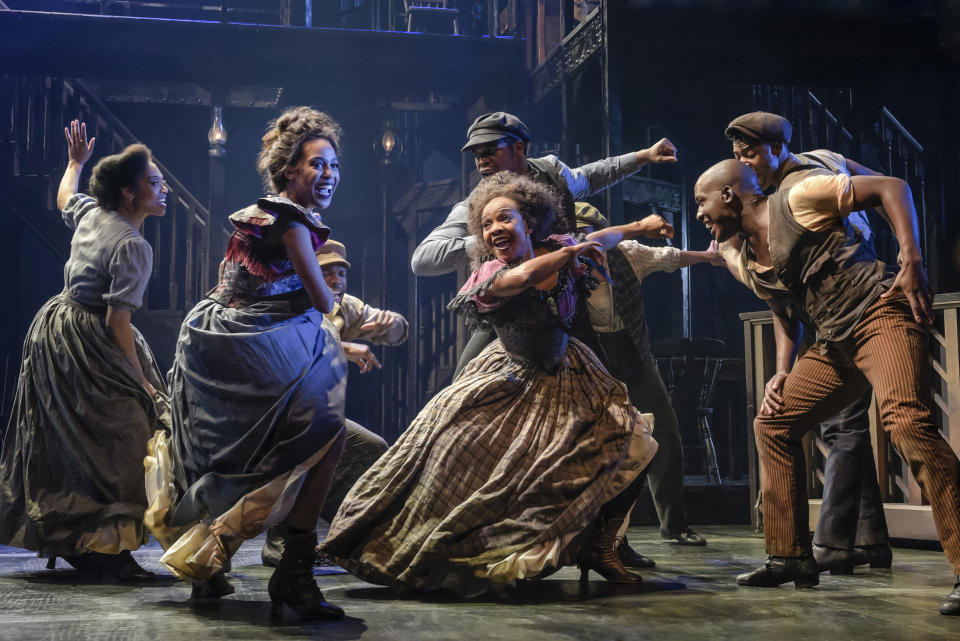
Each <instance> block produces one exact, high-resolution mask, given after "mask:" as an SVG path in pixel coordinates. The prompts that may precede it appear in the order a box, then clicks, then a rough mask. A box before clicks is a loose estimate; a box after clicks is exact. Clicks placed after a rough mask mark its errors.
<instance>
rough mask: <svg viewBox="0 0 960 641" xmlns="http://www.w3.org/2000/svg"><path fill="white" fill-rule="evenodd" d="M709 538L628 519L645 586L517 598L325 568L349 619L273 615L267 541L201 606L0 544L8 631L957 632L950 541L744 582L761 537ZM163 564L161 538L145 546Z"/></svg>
mask: <svg viewBox="0 0 960 641" xmlns="http://www.w3.org/2000/svg"><path fill="white" fill-rule="evenodd" d="M698 530H699V531H701V532H703V533H704V534H705V535H706V536H707V538H708V539H709V545H707V546H706V547H702V548H691V547H681V546H678V545H674V544H671V543H669V542H665V541H662V540H661V539H659V538H658V536H657V532H656V529H655V528H651V527H641V528H631V530H630V541H631V543H632V544H633V545H634V547H636V548H637V549H638V550H639V551H642V552H643V553H644V554H647V555H649V556H651V557H653V558H654V559H655V560H656V561H657V568H656V571H653V572H645V573H644V577H645V579H646V581H645V583H644V584H643V586H641V587H640V588H639V589H637V588H633V587H626V586H615V585H612V584H608V583H605V582H604V581H603V580H602V579H600V577H599V576H597V575H591V581H590V583H589V586H588V587H587V589H586V590H585V591H582V590H581V589H580V587H579V584H578V581H577V578H578V576H579V573H578V571H577V570H576V569H575V568H565V569H563V570H561V571H560V572H558V573H556V574H555V575H553V576H552V577H550V578H548V579H546V580H543V581H538V582H530V583H527V584H525V585H523V586H521V587H520V588H519V589H518V591H517V593H516V594H515V595H512V596H503V597H490V598H484V599H473V600H468V601H462V600H457V599H453V598H442V597H432V598H422V599H416V598H400V597H397V596H396V595H394V594H393V593H392V592H390V591H389V590H388V589H386V588H381V587H377V586H372V585H370V584H368V583H364V582H362V581H359V580H357V579H356V578H354V577H352V576H351V575H349V574H326V573H325V572H326V571H330V570H331V568H318V569H317V570H316V572H317V574H318V575H320V574H323V575H322V576H318V582H319V584H320V586H321V589H323V591H324V594H325V595H326V596H327V597H328V598H329V599H330V600H331V601H333V602H334V603H336V604H338V605H340V606H342V607H343V608H344V610H346V612H347V618H346V619H345V620H344V621H338V622H329V623H328V622H316V623H309V622H305V621H302V620H300V619H299V618H297V617H296V616H294V615H293V613H292V612H290V611H289V610H288V611H287V612H286V613H285V614H286V616H285V618H284V620H283V621H282V622H280V623H276V622H271V621H270V619H269V617H268V611H269V603H268V597H267V579H268V577H269V576H270V572H271V570H270V569H269V568H265V567H263V566H262V565H260V545H261V543H262V538H259V539H255V540H253V541H249V542H247V543H246V544H244V546H243V547H242V548H241V549H240V551H239V553H238V554H237V556H236V557H235V559H234V571H233V573H232V574H231V577H230V578H231V581H232V582H233V583H234V584H235V585H236V587H237V592H236V594H234V595H232V596H229V597H226V598H224V599H222V600H221V601H218V602H212V603H211V602H205V603H193V602H191V601H190V599H189V596H190V591H189V588H188V587H187V586H186V585H185V584H184V583H182V582H180V581H177V580H175V579H174V578H173V577H171V576H170V575H169V574H167V573H165V572H161V574H160V575H159V576H158V577H157V578H156V579H155V580H153V581H151V582H149V583H144V584H141V585H136V586H129V585H111V584H102V583H98V584H91V583H84V582H82V581H81V580H80V579H79V577H78V575H77V573H76V572H75V571H74V570H72V569H70V568H69V567H67V566H66V565H65V564H64V563H63V561H62V560H61V561H58V562H57V570H56V571H48V570H45V569H44V564H45V562H44V561H42V560H40V559H37V558H36V557H35V556H34V555H33V554H31V553H29V552H26V551H23V550H17V549H14V548H8V547H3V546H0V603H2V605H3V607H2V609H0V639H45V640H55V639H56V640H60V639H83V640H87V641H92V640H101V639H102V640H107V639H109V640H111V641H113V640H121V639H123V640H125V639H166V640H174V639H192V640H196V641H214V640H216V639H230V640H231V641H241V640H245V639H251V640H252V639H258V640H259V639H288V638H296V637H305V638H317V639H364V640H365V641H379V640H383V639H390V640H394V639H396V640H402V641H421V640H423V641H427V640H435V639H436V640H439V639H470V640H471V641H480V640H485V639H518V640H520V639H522V640H524V641H533V640H540V639H543V640H547V639H549V640H551V641H554V640H558V639H571V640H573V639H576V640H583V639H611V640H612V639H657V640H660V641H667V640H671V641H672V640H675V639H695V640H703V641H722V640H728V639H729V640H731V641H742V640H744V639H756V638H762V639H775V640H777V641H780V640H786V639H820V638H825V637H826V638H830V639H836V640H845V639H870V640H888V639H889V640H893V639H910V640H911V641H921V640H928V639H929V640H935V639H943V640H947V639H957V638H958V637H960V617H945V616H942V615H939V614H937V611H936V608H937V605H938V604H939V603H940V601H941V600H942V598H943V597H945V596H946V594H947V593H948V592H949V591H950V589H951V587H952V579H953V577H952V576H951V574H950V568H949V566H948V564H947V562H946V560H945V559H944V556H943V554H942V553H940V552H935V551H929V550H915V549H903V548H897V549H895V550H894V567H893V570H892V571H891V570H870V569H864V568H858V569H857V571H856V574H854V575H853V576H845V577H844V576H838V577H835V576H831V575H830V574H823V575H821V583H820V586H819V587H818V588H814V589H809V590H795V589H794V588H793V587H792V585H791V586H790V587H781V588H774V589H759V588H751V589H748V588H738V587H737V586H736V584H735V582H734V577H735V575H736V574H737V573H739V572H742V571H744V570H748V569H751V568H753V567H754V566H756V565H758V564H759V563H761V561H762V558H763V540H762V538H760V537H759V536H758V535H756V534H754V533H753V532H752V531H751V529H750V528H749V527H747V526H714V527H710V526H704V527H702V528H700V527H698ZM135 556H136V557H137V559H138V561H140V563H141V564H142V565H144V566H145V567H147V568H149V569H152V570H155V571H159V563H158V559H159V557H160V548H159V547H158V546H157V545H156V544H155V543H152V544H151V545H150V546H148V547H145V548H143V549H141V550H139V551H138V552H136V553H135Z"/></svg>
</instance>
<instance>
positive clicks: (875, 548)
mask: <svg viewBox="0 0 960 641" xmlns="http://www.w3.org/2000/svg"><path fill="white" fill-rule="evenodd" d="M867 563H869V564H870V567H871V568H873V569H887V568H889V567H890V566H891V565H893V549H891V547H890V544H889V543H880V544H878V545H863V546H859V547H855V548H853V564H854V565H866V564H867Z"/></svg>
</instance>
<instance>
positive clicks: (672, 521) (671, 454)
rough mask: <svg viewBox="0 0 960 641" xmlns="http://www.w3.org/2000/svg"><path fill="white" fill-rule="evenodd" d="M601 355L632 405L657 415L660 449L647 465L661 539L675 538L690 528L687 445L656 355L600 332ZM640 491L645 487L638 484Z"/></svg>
mask: <svg viewBox="0 0 960 641" xmlns="http://www.w3.org/2000/svg"><path fill="white" fill-rule="evenodd" d="M597 337H598V339H599V341H600V348H601V352H602V353H600V354H598V356H599V357H600V360H601V361H603V364H604V365H606V366H607V369H608V370H609V371H610V375H611V376H613V377H614V378H616V379H618V380H620V381H622V382H623V383H624V384H625V385H626V386H627V393H628V394H629V396H630V402H631V403H632V404H633V406H634V407H636V408H637V409H638V410H640V411H641V412H644V413H650V414H653V421H654V423H653V437H654V438H655V439H657V443H659V444H660V448H659V449H658V450H657V454H656V455H655V456H654V457H653V461H651V462H650V465H649V466H647V469H646V470H645V474H646V475H647V481H648V483H649V484H650V494H651V495H652V496H653V505H654V507H655V508H656V510H657V516H658V517H659V518H660V536H662V537H664V538H668V539H669V538H673V537H674V536H676V535H677V534H679V533H680V532H682V531H683V530H684V529H685V528H686V527H687V525H688V521H687V513H686V511H685V510H684V509H683V443H682V441H681V440H680V429H679V426H678V425H677V415H676V414H675V413H674V411H673V404H672V403H671V402H670V394H668V393H667V388H666V386H665V385H664V384H663V379H662V378H660V371H659V370H658V369H657V364H656V362H655V361H654V360H653V356H652V355H651V354H650V353H649V352H647V353H646V354H638V353H637V348H636V347H635V346H634V344H633V341H632V340H631V339H630V336H629V334H627V332H625V331H622V332H613V333H609V334H601V333H598V334H597ZM637 487H638V493H639V488H640V487H642V485H638V486H637Z"/></svg>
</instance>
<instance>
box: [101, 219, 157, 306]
mask: <svg viewBox="0 0 960 641" xmlns="http://www.w3.org/2000/svg"><path fill="white" fill-rule="evenodd" d="M152 268H153V249H152V248H151V247H150V243H148V242H147V241H146V240H144V239H143V238H142V237H140V236H136V237H133V238H126V239H124V240H122V241H120V243H118V245H117V247H116V249H115V250H114V252H113V256H112V257H111V258H110V264H109V266H108V272H109V273H110V288H109V289H108V290H107V293H106V294H104V295H103V302H105V303H106V304H107V305H110V306H111V307H116V308H119V309H126V310H129V311H133V310H135V309H138V308H139V307H140V306H141V305H142V304H143V293H144V291H146V289H147V283H148V282H149V281H150V270H151V269H152Z"/></svg>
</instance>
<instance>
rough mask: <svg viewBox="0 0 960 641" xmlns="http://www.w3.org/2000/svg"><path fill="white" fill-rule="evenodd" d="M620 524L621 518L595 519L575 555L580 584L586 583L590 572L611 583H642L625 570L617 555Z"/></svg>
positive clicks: (638, 576) (641, 580)
mask: <svg viewBox="0 0 960 641" xmlns="http://www.w3.org/2000/svg"><path fill="white" fill-rule="evenodd" d="M622 524H623V518H622V517H621V518H607V519H604V518H603V517H600V516H598V517H597V520H596V521H595V522H594V524H593V527H592V529H591V531H590V533H589V534H588V535H587V540H586V541H584V543H583V546H582V547H581V548H580V552H579V554H577V567H578V568H580V581H581V583H586V581H587V578H588V575H589V573H590V570H593V571H594V572H596V573H597V574H599V575H600V576H602V577H603V578H604V579H606V580H607V581H609V582H611V583H643V577H641V576H640V575H639V574H634V573H633V572H630V571H629V570H627V568H625V567H624V565H623V562H622V561H621V560H620V556H619V555H618V554H617V532H618V531H619V530H620V526H621V525H622Z"/></svg>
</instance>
